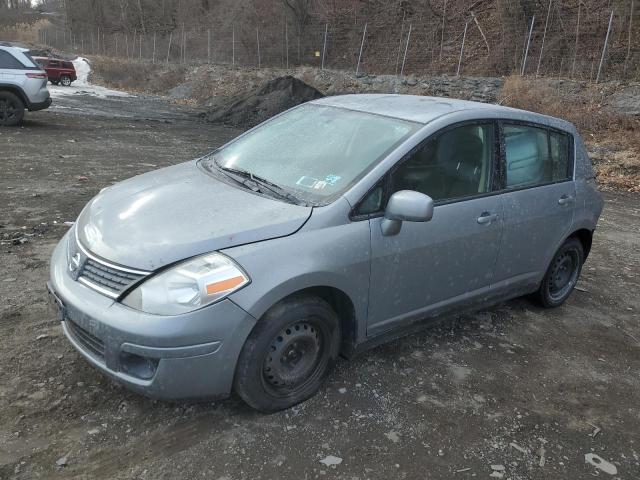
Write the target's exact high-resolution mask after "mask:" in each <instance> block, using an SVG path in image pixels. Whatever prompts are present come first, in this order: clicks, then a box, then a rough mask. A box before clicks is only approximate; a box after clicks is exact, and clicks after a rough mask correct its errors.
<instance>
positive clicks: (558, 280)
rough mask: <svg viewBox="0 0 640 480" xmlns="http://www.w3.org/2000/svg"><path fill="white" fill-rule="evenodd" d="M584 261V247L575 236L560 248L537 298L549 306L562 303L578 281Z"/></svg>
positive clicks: (545, 305)
mask: <svg viewBox="0 0 640 480" xmlns="http://www.w3.org/2000/svg"><path fill="white" fill-rule="evenodd" d="M583 263H584V248H583V247H582V243H581V242H580V240H578V239H577V238H575V237H571V238H569V239H567V241H566V242H564V243H563V244H562V246H561V247H560V248H559V249H558V251H557V252H556V254H555V256H554V257H553V260H551V265H549V268H548V269H547V273H546V274H545V276H544V279H543V280H542V284H541V285H540V288H539V289H538V291H537V292H536V294H535V296H536V299H537V300H538V301H539V302H540V303H541V304H542V305H543V306H544V307H547V308H551V307H558V306H560V305H562V304H563V303H564V302H565V300H566V299H567V298H569V295H571V292H572V291H573V288H574V287H575V286H576V283H578V277H580V272H581V271H582V264H583Z"/></svg>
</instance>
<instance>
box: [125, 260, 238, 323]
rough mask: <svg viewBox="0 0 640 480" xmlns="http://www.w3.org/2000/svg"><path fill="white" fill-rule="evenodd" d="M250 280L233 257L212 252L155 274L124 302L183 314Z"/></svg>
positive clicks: (161, 312) (153, 310)
mask: <svg viewBox="0 0 640 480" xmlns="http://www.w3.org/2000/svg"><path fill="white" fill-rule="evenodd" d="M249 281H250V280H249V277H248V276H247V274H245V273H244V272H243V271H242V269H241V268H240V267H239V266H238V265H237V264H236V263H235V262H234V261H233V260H231V259H230V258H229V257H226V256H225V255H222V254H220V253H209V254H207V255H202V256H200V257H195V258H192V259H191V260H187V261H186V262H183V263H179V264H178V265H176V266H174V267H171V268H169V269H168V270H166V271H164V272H162V273H159V274H158V275H154V276H153V277H151V278H149V280H146V281H144V282H143V283H142V284H140V285H139V286H138V287H136V289H135V290H133V291H132V292H131V293H130V294H129V295H127V296H126V297H125V298H124V300H123V301H122V303H123V304H125V305H127V306H128V307H131V308H135V309H136V310H141V311H143V312H147V313H153V314H156V315H179V314H181V313H186V312H191V311H192V310H196V309H198V308H202V307H204V306H205V305H209V304H210V303H213V302H216V301H218V300H221V299H223V298H224V297H226V296H227V295H229V294H230V293H232V292H235V291H236V290H238V289H240V288H242V287H244V286H245V285H246V284H247V283H249Z"/></svg>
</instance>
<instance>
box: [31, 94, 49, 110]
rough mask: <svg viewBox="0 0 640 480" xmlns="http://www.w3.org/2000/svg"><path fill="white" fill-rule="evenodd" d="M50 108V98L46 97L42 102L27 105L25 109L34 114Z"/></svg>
mask: <svg viewBox="0 0 640 480" xmlns="http://www.w3.org/2000/svg"><path fill="white" fill-rule="evenodd" d="M50 106H51V97H48V98H47V99H46V100H45V101H44V102H37V103H30V104H29V105H27V109H28V110H29V111H30V112H36V111H38V110H44V109H45V108H49V107H50Z"/></svg>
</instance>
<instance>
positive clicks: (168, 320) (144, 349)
mask: <svg viewBox="0 0 640 480" xmlns="http://www.w3.org/2000/svg"><path fill="white" fill-rule="evenodd" d="M66 242H67V236H65V237H64V238H63V239H62V241H61V242H60V244H58V246H57V247H56V249H55V251H54V254H53V257H52V260H51V278H50V281H49V282H48V284H47V286H48V289H49V293H50V296H51V298H52V301H54V302H55V303H57V304H59V306H61V311H62V315H61V318H62V328H63V331H64V334H65V336H66V337H67V339H68V340H69V342H71V344H72V345H73V346H74V347H75V349H76V350H78V352H79V353H80V354H81V355H82V356H83V357H84V358H85V359H86V360H87V361H88V362H89V363H90V364H91V365H93V366H94V367H95V368H97V369H98V370H100V371H101V372H103V373H104V374H106V375H108V376H109V377H111V378H112V379H113V380H115V381H116V382H118V383H120V384H123V385H124V386H126V387H127V388H129V389H131V390H134V391H136V392H138V393H140V394H142V395H145V396H148V397H151V398H158V399H164V400H177V399H204V398H207V399H210V398H222V397H226V396H228V395H229V393H230V392H231V388H232V385H233V376H234V373H235V367H236V362H237V359H238V356H239V354H240V350H241V349H242V346H243V345H244V342H245V340H246V338H247V336H248V335H249V333H250V331H251V329H252V328H253V326H254V325H255V322H256V320H255V319H254V318H253V317H252V316H251V315H249V314H248V313H247V312H245V311H244V310H242V309H241V308H240V307H238V306H237V305H236V304H234V303H233V302H231V301H230V300H223V301H221V302H219V303H216V304H214V305H211V306H209V307H206V308H203V309H200V310H196V311H194V312H191V313H189V314H184V315H177V316H159V315H150V314H146V313H143V312H139V311H136V310H133V309H130V308H128V307H126V306H124V305H122V304H121V303H119V302H114V301H113V300H111V299H109V298H107V297H105V296H103V295H101V294H99V293H97V292H95V291H93V290H91V289H89V288H88V287H86V286H84V285H83V284H81V283H79V282H76V281H74V280H73V279H72V278H71V277H70V276H69V275H68V273H67V261H66Z"/></svg>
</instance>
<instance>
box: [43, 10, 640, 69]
mask: <svg viewBox="0 0 640 480" xmlns="http://www.w3.org/2000/svg"><path fill="white" fill-rule="evenodd" d="M638 3H640V2H638ZM547 5H548V6H547ZM557 5H558V2H554V1H553V0H551V1H550V2H549V3H548V4H546V3H543V4H541V5H539V8H538V9H537V10H534V11H532V15H531V16H530V17H529V18H524V17H523V18H519V19H518V18H516V19H509V21H508V22H507V21H506V20H505V23H504V25H501V26H500V27H499V28H495V26H494V28H491V31H490V32H487V30H489V28H488V26H489V25H488V21H487V20H486V18H483V17H482V15H481V14H478V15H477V16H476V15H475V14H473V13H471V15H469V14H466V15H460V16H458V17H456V18H455V19H452V20H446V19H445V20H443V19H442V18H430V19H424V18H421V17H415V16H414V17H403V18H402V21H401V22H395V21H386V22H380V21H378V22H368V21H367V20H366V19H356V20H355V21H354V20H352V19H350V20H349V21H347V20H344V21H342V22H340V23H334V24H331V23H321V22H317V23H312V24H310V25H305V26H304V27H302V28H299V27H297V26H296V25H295V24H292V23H291V22H287V21H285V20H284V19H283V21H282V22H280V23H279V24H278V23H272V24H260V23H256V24H254V25H248V24H242V25H230V24H226V23H213V24H210V25H207V26H202V25H199V26H189V25H179V26H177V27H176V28H174V29H173V30H172V31H171V32H170V33H167V34H164V33H153V32H138V31H135V30H134V31H132V32H126V33H125V32H105V31H101V30H100V29H99V28H96V29H95V31H82V32H77V31H74V30H69V29H67V28H63V27H56V26H50V27H48V28H44V29H41V30H40V32H39V37H40V38H39V40H40V42H41V43H42V44H44V45H47V46H49V47H52V48H54V49H56V50H58V51H61V52H66V53H74V54H78V55H82V54H84V55H105V56H110V57H115V58H122V59H128V60H138V61H145V62H154V63H162V62H165V63H173V64H175V63H182V64H206V63H211V64H226V65H232V66H239V67H240V66H241V67H282V68H290V67H297V66H302V65H304V66H311V67H316V68H326V69H336V70H351V71H354V72H357V73H358V74H391V75H399V74H402V75H411V74H415V75H441V74H448V75H458V74H464V75H482V76H498V75H507V74H512V73H523V74H525V75H541V76H551V77H553V76H558V77H563V78H574V79H578V80H586V81H596V80H599V81H603V80H638V79H640V48H639V45H638V42H637V39H636V29H634V25H633V16H632V15H630V13H631V12H627V11H616V10H613V13H612V11H611V10H608V9H606V8H601V9H600V10H598V11H593V10H590V11H589V12H583V11H579V12H573V11H571V12H570V13H571V14H570V15H569V14H567V13H566V9H565V10H563V11H564V12H565V13H564V14H563V13H562V11H561V10H560V8H559V7H557ZM581 5H582V3H581V2H580V3H578V6H577V7H576V9H578V10H579V9H581ZM639 9H640V8H639ZM443 18H445V17H443ZM491 18H492V19H493V20H495V18H496V16H495V15H494V16H492V17H491ZM505 25H508V27H507V26H505ZM605 40H606V44H605ZM598 73H600V74H598Z"/></svg>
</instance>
